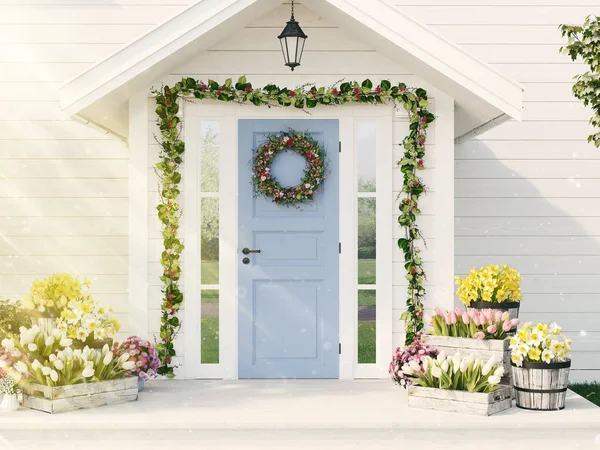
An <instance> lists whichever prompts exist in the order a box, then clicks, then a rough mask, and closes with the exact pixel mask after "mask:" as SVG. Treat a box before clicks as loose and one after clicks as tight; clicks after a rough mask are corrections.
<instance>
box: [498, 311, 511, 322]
mask: <svg viewBox="0 0 600 450" xmlns="http://www.w3.org/2000/svg"><path fill="white" fill-rule="evenodd" d="M500 319H501V320H503V321H505V322H506V321H507V320H508V319H510V314H509V313H508V311H504V312H503V313H502V317H501V318H500Z"/></svg>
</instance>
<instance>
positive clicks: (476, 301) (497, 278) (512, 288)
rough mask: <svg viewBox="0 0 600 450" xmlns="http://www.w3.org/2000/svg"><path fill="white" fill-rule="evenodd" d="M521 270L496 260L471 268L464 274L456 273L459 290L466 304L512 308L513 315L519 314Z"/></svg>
mask: <svg viewBox="0 0 600 450" xmlns="http://www.w3.org/2000/svg"><path fill="white" fill-rule="evenodd" d="M522 279H523V278H522V277H521V274H520V273H519V272H517V271H516V270H515V269H514V268H512V267H508V266H507V265H503V266H502V267H499V266H497V265H495V264H492V265H490V266H484V267H481V268H480V269H479V270H475V269H472V270H471V272H470V273H469V274H468V275H467V276H465V277H464V278H460V277H456V284H457V285H458V290H457V291H456V294H457V295H458V298H459V299H460V301H461V302H462V303H463V304H464V305H465V306H470V307H472V308H476V309H486V308H492V309H499V310H503V311H509V313H510V317H511V318H517V317H518V316H519V302H520V301H521V299H522V298H523V295H522V293H521V280H522Z"/></svg>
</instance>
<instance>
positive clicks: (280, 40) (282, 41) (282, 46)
mask: <svg viewBox="0 0 600 450" xmlns="http://www.w3.org/2000/svg"><path fill="white" fill-rule="evenodd" d="M284 41H285V38H281V39H279V44H280V45H281V53H283V62H284V63H285V64H287V62H288V60H287V53H286V51H285V49H286V46H285V42H284Z"/></svg>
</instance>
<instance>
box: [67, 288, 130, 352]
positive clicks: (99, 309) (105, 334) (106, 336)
mask: <svg viewBox="0 0 600 450" xmlns="http://www.w3.org/2000/svg"><path fill="white" fill-rule="evenodd" d="M111 312H112V308H110V307H108V308H107V307H104V306H99V305H98V304H97V303H96V302H95V301H94V300H93V299H92V297H91V296H89V295H85V296H84V297H82V298H80V299H75V300H71V301H69V305H68V307H67V308H66V309H64V310H63V311H61V315H60V317H59V318H58V319H57V321H56V322H57V326H58V328H59V329H60V330H61V331H63V332H64V333H65V334H66V335H67V337H68V338H70V339H72V340H73V342H74V347H77V348H83V347H85V346H86V345H87V346H89V347H94V348H102V347H104V345H106V344H108V345H109V346H111V345H112V338H113V337H114V335H115V333H116V332H117V331H119V329H120V328H121V324H120V323H119V321H118V320H117V319H114V318H111V317H110V316H109V313H111Z"/></svg>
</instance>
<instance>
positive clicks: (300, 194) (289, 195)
mask: <svg viewBox="0 0 600 450" xmlns="http://www.w3.org/2000/svg"><path fill="white" fill-rule="evenodd" d="M285 151H295V152H297V153H298V154H299V155H301V156H302V157H304V158H305V159H306V166H307V167H306V169H305V170H304V177H303V178H302V180H301V181H300V184H298V185H297V186H291V187H284V186H281V184H279V182H278V181H277V179H276V178H275V177H274V176H273V174H272V173H271V164H273V160H274V159H275V157H276V156H277V155H278V154H279V153H281V152H285ZM252 170H253V174H252V184H253V186H254V193H255V195H257V196H262V197H265V198H270V199H272V200H273V202H275V203H277V204H278V205H286V206H296V205H297V204H298V203H305V202H310V201H312V200H313V199H314V197H315V194H316V193H317V192H318V191H317V189H318V188H319V186H320V185H321V184H322V183H323V180H324V179H325V177H326V176H327V161H326V154H325V150H324V149H323V148H321V147H320V146H319V143H318V142H317V141H316V140H314V139H313V138H312V137H311V136H310V135H308V134H306V133H299V132H297V131H294V130H292V129H290V130H289V132H285V131H284V132H281V133H278V134H270V135H268V136H267V138H266V142H265V143H263V144H262V145H261V146H260V147H258V149H257V150H256V154H255V155H254V163H253V164H252Z"/></svg>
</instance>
